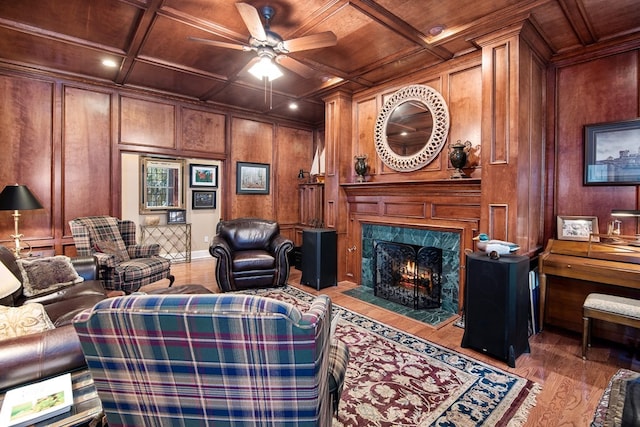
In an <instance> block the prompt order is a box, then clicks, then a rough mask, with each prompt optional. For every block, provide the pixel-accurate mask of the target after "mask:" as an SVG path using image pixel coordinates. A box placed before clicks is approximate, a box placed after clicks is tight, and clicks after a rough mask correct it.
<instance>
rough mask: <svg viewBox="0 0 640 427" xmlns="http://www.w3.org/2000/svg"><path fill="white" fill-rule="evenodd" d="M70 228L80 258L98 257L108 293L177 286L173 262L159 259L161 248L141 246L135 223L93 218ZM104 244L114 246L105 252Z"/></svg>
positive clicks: (83, 219) (103, 217) (76, 221)
mask: <svg viewBox="0 0 640 427" xmlns="http://www.w3.org/2000/svg"><path fill="white" fill-rule="evenodd" d="M69 226H70V227H71V234H72V235H73V241H74V243H75V246H76V251H77V252H78V255H80V256H87V255H89V256H95V257H96V259H97V260H98V267H99V276H100V280H102V283H103V286H104V288H105V289H107V290H117V291H124V292H125V293H127V294H129V293H131V292H136V291H137V290H138V289H140V287H141V286H144V285H147V284H149V283H153V282H157V281H158V280H161V279H169V286H171V285H172V284H173V281H174V277H173V276H172V275H171V262H170V261H169V260H167V259H165V258H163V257H161V256H159V253H160V246H159V245H158V244H151V245H140V244H137V241H136V225H135V223H134V222H133V221H129V220H120V219H118V218H114V217H110V216H90V217H81V218H76V219H73V220H71V221H69ZM103 242H110V243H112V245H105V247H108V248H109V249H105V248H101V244H102V243H103Z"/></svg>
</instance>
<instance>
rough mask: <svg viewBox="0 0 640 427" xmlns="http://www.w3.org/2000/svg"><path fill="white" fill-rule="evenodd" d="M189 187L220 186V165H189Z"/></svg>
mask: <svg viewBox="0 0 640 427" xmlns="http://www.w3.org/2000/svg"><path fill="white" fill-rule="evenodd" d="M189 177H190V178H189V187H213V188H217V187H218V166H216V165H194V164H190V165H189Z"/></svg>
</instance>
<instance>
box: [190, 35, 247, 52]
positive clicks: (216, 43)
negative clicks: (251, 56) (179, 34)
mask: <svg viewBox="0 0 640 427" xmlns="http://www.w3.org/2000/svg"><path fill="white" fill-rule="evenodd" d="M188 39H189V40H192V41H194V42H199V43H206V44H208V45H211V46H216V47H224V48H227V49H235V50H251V48H250V47H249V46H243V45H241V44H236V43H226V42H219V41H215V40H208V39H201V38H200V37H188Z"/></svg>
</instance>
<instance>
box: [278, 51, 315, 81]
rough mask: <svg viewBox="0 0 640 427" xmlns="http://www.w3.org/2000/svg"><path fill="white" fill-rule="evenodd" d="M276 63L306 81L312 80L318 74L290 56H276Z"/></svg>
mask: <svg viewBox="0 0 640 427" xmlns="http://www.w3.org/2000/svg"><path fill="white" fill-rule="evenodd" d="M276 62H277V63H278V64H280V65H282V66H283V67H285V68H287V69H289V70H291V71H293V72H294V73H296V74H298V75H300V76H302V77H304V78H305V79H310V78H311V77H313V76H315V75H316V72H315V70H314V69H313V68H310V67H308V66H306V65H305V64H303V63H302V62H300V61H298V60H295V59H293V58H292V57H290V56H286V55H278V56H276Z"/></svg>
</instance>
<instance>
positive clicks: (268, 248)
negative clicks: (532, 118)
mask: <svg viewBox="0 0 640 427" xmlns="http://www.w3.org/2000/svg"><path fill="white" fill-rule="evenodd" d="M216 233H217V234H216V236H215V237H214V238H213V239H212V240H211V245H210V246H209V253H210V254H211V255H212V256H213V257H214V258H216V259H217V263H216V280H217V281H218V286H219V287H220V290H221V291H222V292H228V291H237V290H241V289H248V288H259V287H268V286H283V285H286V284H287V279H288V278H289V257H288V253H289V252H290V251H291V250H292V249H293V242H292V241H291V240H289V239H287V238H285V237H284V236H282V235H281V234H280V226H279V225H278V223H277V222H275V221H269V220H265V219H258V218H238V219H232V220H228V221H220V222H219V223H218V225H217V227H216Z"/></svg>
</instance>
